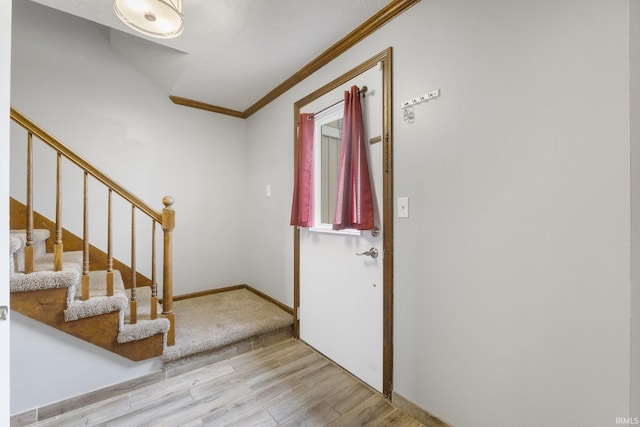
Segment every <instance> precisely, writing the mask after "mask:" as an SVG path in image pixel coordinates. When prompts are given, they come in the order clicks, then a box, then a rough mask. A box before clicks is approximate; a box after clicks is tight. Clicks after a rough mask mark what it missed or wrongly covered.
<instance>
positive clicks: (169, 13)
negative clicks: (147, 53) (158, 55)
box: [113, 0, 184, 39]
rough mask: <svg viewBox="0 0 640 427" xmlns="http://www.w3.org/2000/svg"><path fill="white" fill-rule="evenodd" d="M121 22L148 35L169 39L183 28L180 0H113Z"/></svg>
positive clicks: (177, 34)
mask: <svg viewBox="0 0 640 427" xmlns="http://www.w3.org/2000/svg"><path fill="white" fill-rule="evenodd" d="M113 10H115V12H116V15H118V18H120V20H121V21H122V22H124V23H125V24H126V25H128V26H129V27H131V28H133V29H134V30H136V31H139V32H141V33H142V34H145V35H147V36H150V37H157V38H162V39H170V38H173V37H177V36H179V35H180V34H181V33H182V30H183V28H184V25H183V15H182V0H113Z"/></svg>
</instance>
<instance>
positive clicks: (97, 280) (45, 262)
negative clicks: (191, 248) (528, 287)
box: [9, 109, 175, 361]
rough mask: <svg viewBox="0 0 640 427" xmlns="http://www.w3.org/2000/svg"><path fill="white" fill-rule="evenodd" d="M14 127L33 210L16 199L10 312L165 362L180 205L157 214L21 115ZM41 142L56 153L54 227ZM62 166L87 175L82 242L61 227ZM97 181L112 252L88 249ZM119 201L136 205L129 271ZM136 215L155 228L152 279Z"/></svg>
mask: <svg viewBox="0 0 640 427" xmlns="http://www.w3.org/2000/svg"><path fill="white" fill-rule="evenodd" d="M11 119H12V120H13V121H14V122H16V123H17V124H19V125H20V126H22V127H23V128H24V129H25V130H26V136H27V138H26V140H27V144H26V150H27V171H26V181H27V185H26V189H27V191H26V192H27V194H26V204H21V203H20V202H18V201H17V200H15V199H13V198H12V199H11V213H10V220H11V237H10V243H9V260H10V262H9V269H10V291H11V309H12V310H15V311H18V312H19V313H22V314H24V315H26V316H29V317H31V318H33V319H35V320H37V321H39V322H42V323H44V324H47V325H49V326H52V327H54V328H57V329H59V330H61V331H64V332H66V333H69V334H72V335H74V336H76V337H78V338H81V339H83V340H85V341H88V342H90V343H92V344H95V345H97V346H100V347H102V348H104V349H106V350H109V351H112V352H114V353H117V354H119V355H121V356H123V357H126V358H128V359H130V360H134V361H140V360H145V359H149V358H152V357H157V356H160V355H162V353H163V351H164V348H165V347H166V346H171V345H173V344H174V343H175V316H174V313H173V306H172V304H173V296H172V277H171V276H172V265H171V263H172V255H171V249H172V244H171V236H172V234H171V233H172V231H173V227H174V221H175V220H174V215H175V214H174V211H173V209H172V207H171V206H172V204H173V200H172V199H171V198H170V197H165V198H164V199H163V203H164V205H165V207H164V209H163V210H162V212H156V211H154V210H153V209H151V208H149V207H148V206H147V205H146V204H144V203H143V202H142V201H140V200H139V199H138V198H137V197H135V196H133V195H132V194H131V193H129V192H128V191H127V190H125V189H124V188H123V187H122V186H120V185H118V184H117V183H115V182H114V181H113V180H111V179H110V178H108V177H107V176H106V175H105V174H104V173H102V172H101V171H99V170H97V169H96V168H95V167H93V166H91V165H90V164H89V163H88V162H87V161H86V160H84V159H82V158H81V157H80V156H78V155H77V154H75V153H73V152H72V151H71V150H70V149H69V148H68V147H66V146H65V145H64V144H62V143H61V142H60V141H58V140H57V139H56V138H54V137H53V136H51V135H50V134H49V133H47V132H46V131H44V130H43V129H42V128H40V127H38V126H37V125H36V124H35V123H33V122H32V121H31V120H29V119H28V118H27V117H26V116H24V115H22V113H20V112H18V111H16V110H15V109H11ZM34 137H35V138H34ZM34 139H35V140H36V141H38V140H39V141H41V142H43V143H45V144H46V145H48V146H49V147H51V148H53V149H54V150H55V151H56V153H57V169H56V170H57V176H56V198H55V200H56V202H55V204H56V206H55V208H56V215H55V216H56V219H55V221H50V220H49V219H47V218H45V217H43V216H42V215H39V214H38V213H37V212H35V211H34V210H33V187H34V186H33V168H34V167H33V155H32V153H33V141H34ZM63 159H65V160H69V161H70V162H71V163H73V164H74V165H76V166H77V167H79V168H81V169H82V170H83V172H84V201H83V206H82V209H83V219H84V221H83V222H84V224H83V233H82V234H83V235H82V236H81V237H79V236H76V235H75V234H73V233H70V232H69V231H68V230H66V229H63V227H62V220H61V212H62V204H63V201H62V188H61V161H63ZM90 177H91V178H93V179H95V180H97V181H98V182H100V183H102V184H103V185H104V186H106V188H107V190H108V208H107V210H108V212H107V218H108V221H107V222H108V224H107V226H106V228H107V233H108V239H107V241H108V242H107V246H108V247H107V248H106V252H104V251H103V250H101V249H99V248H96V247H94V246H92V245H90V244H89V238H88V231H89V230H88V224H89V221H88V211H89V209H88V202H87V200H88V198H87V193H88V185H87V181H88V179H89V178H90ZM114 195H115V196H120V197H121V198H122V199H124V200H125V201H126V202H128V203H130V205H131V223H130V225H131V236H130V237H127V239H130V242H131V258H130V262H129V264H130V265H126V264H124V263H122V262H120V261H118V260H117V259H115V258H114V257H113V248H112V229H113V228H115V227H114V226H113V225H112V223H113V219H112V213H111V204H112V197H113V196H114ZM136 213H138V216H139V215H140V213H142V214H146V216H148V217H149V218H150V219H151V223H152V234H151V240H152V241H151V243H150V245H148V246H150V252H151V256H152V263H151V264H152V266H151V270H152V271H151V278H148V277H145V276H144V275H142V274H140V272H138V271H136V256H137V252H138V248H137V246H138V243H137V242H138V240H140V239H139V238H136V228H135V223H136V216H137V215H136ZM34 223H35V224H37V227H34ZM156 224H160V226H161V227H162V233H163V234H164V239H163V240H164V245H163V249H164V251H163V257H162V264H163V265H162V271H163V288H162V306H160V305H159V303H158V291H157V285H156V283H157V280H156ZM147 249H148V248H147ZM159 313H160V314H159Z"/></svg>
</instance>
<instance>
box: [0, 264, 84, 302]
mask: <svg viewBox="0 0 640 427" xmlns="http://www.w3.org/2000/svg"><path fill="white" fill-rule="evenodd" d="M41 267H42V266H40V265H38V264H36V266H35V271H34V272H33V273H30V274H25V273H12V274H11V277H10V279H9V283H10V291H11V292H25V291H37V290H41V289H53V288H69V289H70V293H71V295H73V293H74V291H73V290H74V289H75V287H76V285H77V284H78V282H79V280H80V273H79V272H78V270H77V269H75V268H67V267H63V269H62V271H51V270H50V269H41Z"/></svg>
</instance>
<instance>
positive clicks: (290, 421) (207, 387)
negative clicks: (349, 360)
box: [34, 339, 423, 427]
mask: <svg viewBox="0 0 640 427" xmlns="http://www.w3.org/2000/svg"><path fill="white" fill-rule="evenodd" d="M34 425H38V426H79V425H92V426H118V427H120V426H136V427H137V426H234V427H235V426H249V427H252V426H265V427H267V426H287V427H290V426H291V427H293V426H295V427H298V426H332V427H334V426H348V427H352V426H390V427H394V426H402V427H417V426H422V425H423V424H421V423H419V422H418V421H416V420H415V419H413V418H411V417H409V416H408V415H407V414H405V413H404V412H402V411H400V410H398V409H396V408H394V407H393V406H392V405H391V404H390V403H389V402H388V401H387V400H386V399H384V398H383V397H382V396H381V395H379V394H378V393H376V392H374V391H373V390H371V389H370V388H369V387H367V386H366V385H364V384H363V383H361V382H360V381H358V380H357V379H355V378H354V377H353V376H351V375H350V374H348V373H346V372H345V371H344V370H343V369H341V368H339V367H337V366H336V365H334V364H333V363H332V362H331V361H329V360H328V359H326V358H325V357H323V356H322V355H320V354H319V353H317V352H316V351H314V350H313V349H311V348H310V347H309V346H307V345H305V344H304V343H301V342H300V341H297V340H294V339H288V340H286V341H282V342H280V343H277V344H274V345H272V346H270V347H266V348H263V349H260V350H256V351H254V352H249V353H244V354H242V355H239V356H236V357H234V358H232V359H230V360H225V361H221V362H217V363H214V364H212V365H208V366H206V367H204V368H200V369H197V370H193V371H190V372H187V373H184V374H182V375H179V376H175V377H172V378H168V379H166V380H165V381H163V382H162V383H161V384H159V385H152V386H146V387H142V388H139V389H136V390H134V391H130V392H128V393H126V394H123V395H121V396H117V397H113V398H111V399H108V400H105V401H103V402H100V403H96V404H93V405H90V406H87V407H83V408H77V409H74V410H73V411H70V412H67V413H64V414H62V415H59V416H57V417H56V418H55V419H49V420H44V421H42V422H39V423H37V424H34Z"/></svg>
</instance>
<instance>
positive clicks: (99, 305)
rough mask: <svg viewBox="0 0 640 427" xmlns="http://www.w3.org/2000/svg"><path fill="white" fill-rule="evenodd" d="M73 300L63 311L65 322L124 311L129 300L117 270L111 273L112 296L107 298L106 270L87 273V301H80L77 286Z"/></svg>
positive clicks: (79, 287)
mask: <svg viewBox="0 0 640 427" xmlns="http://www.w3.org/2000/svg"><path fill="white" fill-rule="evenodd" d="M75 291H76V292H75V298H74V299H73V301H71V303H70V304H69V306H68V307H67V308H66V309H65V311H64V320H65V322H70V321H72V320H78V319H83V318H86V317H91V316H98V315H100V314H104V313H111V312H113V311H119V310H124V309H125V308H126V307H127V306H128V305H129V300H128V298H127V295H126V293H125V292H124V283H123V282H122V276H121V275H120V272H119V271H118V270H114V271H113V296H107V272H106V270H98V271H91V272H90V273H89V299H88V300H86V301H82V299H81V297H82V289H81V285H80V284H78V286H77V287H76V290H75Z"/></svg>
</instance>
